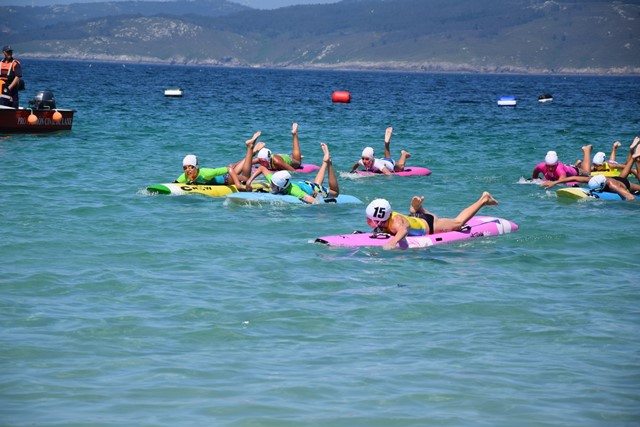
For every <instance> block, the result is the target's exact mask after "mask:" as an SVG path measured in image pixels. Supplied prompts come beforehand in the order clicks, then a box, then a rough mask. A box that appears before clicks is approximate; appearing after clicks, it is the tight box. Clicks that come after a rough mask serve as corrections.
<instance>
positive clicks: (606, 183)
mask: <svg viewBox="0 0 640 427" xmlns="http://www.w3.org/2000/svg"><path fill="white" fill-rule="evenodd" d="M638 142H640V138H636V139H634V143H633V144H632V145H631V148H630V149H629V156H628V157H627V162H626V163H625V166H624V169H622V172H620V175H619V176H611V177H607V176H604V175H602V174H598V175H594V176H584V175H580V176H574V177H565V178H562V179H559V180H557V181H548V182H545V183H543V184H542V185H543V186H544V187H546V188H551V187H553V186H554V185H557V184H561V183H563V182H567V181H576V182H582V183H586V184H587V185H588V187H589V189H590V190H591V191H592V192H596V193H598V192H609V193H617V194H619V195H620V197H622V198H623V199H625V200H635V197H634V195H640V185H638V184H633V183H631V182H629V179H627V176H629V173H630V171H631V167H632V165H633V164H634V163H635V164H636V168H638V167H639V166H640V144H638Z"/></svg>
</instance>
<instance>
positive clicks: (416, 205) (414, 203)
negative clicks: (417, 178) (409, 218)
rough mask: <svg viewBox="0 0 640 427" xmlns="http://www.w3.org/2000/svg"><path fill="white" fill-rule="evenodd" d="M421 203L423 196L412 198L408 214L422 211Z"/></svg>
mask: <svg viewBox="0 0 640 427" xmlns="http://www.w3.org/2000/svg"><path fill="white" fill-rule="evenodd" d="M422 202H424V196H422V197H418V196H413V198H412V199H411V207H410V208H409V212H411V213H417V212H420V211H422Z"/></svg>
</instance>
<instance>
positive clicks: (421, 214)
mask: <svg viewBox="0 0 640 427" xmlns="http://www.w3.org/2000/svg"><path fill="white" fill-rule="evenodd" d="M409 216H413V217H416V218H421V219H424V220H425V221H426V222H427V225H428V226H429V233H428V234H433V219H434V218H433V215H431V214H429V213H424V212H416V213H412V214H410V215H409Z"/></svg>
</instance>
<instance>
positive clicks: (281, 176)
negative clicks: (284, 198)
mask: <svg viewBox="0 0 640 427" xmlns="http://www.w3.org/2000/svg"><path fill="white" fill-rule="evenodd" d="M271 184H273V185H274V186H276V187H277V191H276V192H280V191H282V190H284V189H285V188H287V187H288V186H289V185H291V174H290V173H289V171H278V172H276V173H274V174H273V175H271Z"/></svg>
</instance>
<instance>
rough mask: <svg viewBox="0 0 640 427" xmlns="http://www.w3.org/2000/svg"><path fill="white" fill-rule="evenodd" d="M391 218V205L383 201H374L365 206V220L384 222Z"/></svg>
mask: <svg viewBox="0 0 640 427" xmlns="http://www.w3.org/2000/svg"><path fill="white" fill-rule="evenodd" d="M390 216H391V205H390V204H389V202H388V201H386V200H385V199H375V200H374V201H372V202H371V203H369V206H367V218H369V219H371V220H373V221H375V222H384V221H386V220H388V219H389V217H390Z"/></svg>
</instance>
